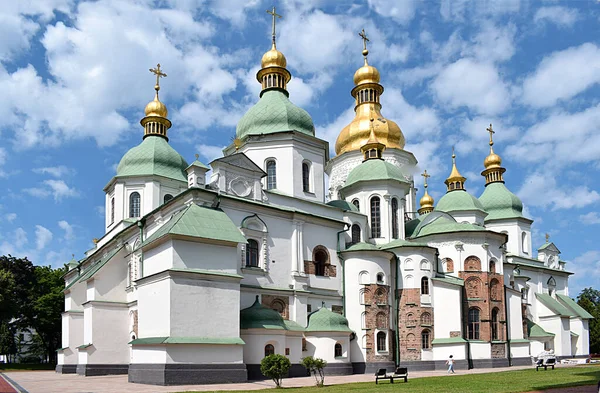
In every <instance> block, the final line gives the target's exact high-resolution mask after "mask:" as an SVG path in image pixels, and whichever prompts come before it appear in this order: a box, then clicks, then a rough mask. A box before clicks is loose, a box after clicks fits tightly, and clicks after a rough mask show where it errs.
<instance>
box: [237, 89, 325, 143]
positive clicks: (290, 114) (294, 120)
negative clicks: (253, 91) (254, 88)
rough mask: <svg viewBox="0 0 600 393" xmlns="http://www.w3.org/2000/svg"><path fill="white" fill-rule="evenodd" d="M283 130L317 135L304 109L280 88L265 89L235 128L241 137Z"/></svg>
mask: <svg viewBox="0 0 600 393" xmlns="http://www.w3.org/2000/svg"><path fill="white" fill-rule="evenodd" d="M281 131H299V132H302V133H304V134H307V135H311V136H314V135H315V125H314V123H313V121H312V118H311V117H310V115H309V114H308V112H306V111H305V110H304V109H302V108H300V107H297V106H296V105H294V104H292V102H291V101H290V99H289V98H288V97H287V95H285V94H284V93H283V92H281V91H279V90H268V91H265V92H264V93H263V95H262V97H261V98H260V100H258V102H257V103H256V105H254V106H253V107H252V108H250V109H249V110H248V112H246V114H245V115H244V116H242V118H241V119H240V121H239V122H238V124H237V128H236V130H235V135H236V137H238V138H239V139H244V138H246V137H247V136H248V135H260V134H273V133H276V132H281Z"/></svg>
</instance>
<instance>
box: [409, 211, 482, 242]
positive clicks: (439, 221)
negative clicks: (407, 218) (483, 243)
mask: <svg viewBox="0 0 600 393" xmlns="http://www.w3.org/2000/svg"><path fill="white" fill-rule="evenodd" d="M485 231H486V229H485V228H483V227H480V226H478V225H473V224H469V223H458V222H456V220H455V219H454V218H453V217H452V216H451V215H449V214H448V213H445V212H443V211H435V210H434V211H433V212H431V213H429V214H427V216H426V217H424V218H423V219H422V220H421V222H420V223H419V225H418V226H417V227H416V228H415V230H414V232H413V234H412V237H413V238H415V237H420V236H427V235H435V234H440V233H449V232H485Z"/></svg>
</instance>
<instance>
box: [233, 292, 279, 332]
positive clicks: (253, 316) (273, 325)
mask: <svg viewBox="0 0 600 393" xmlns="http://www.w3.org/2000/svg"><path fill="white" fill-rule="evenodd" d="M258 298H259V297H258V295H256V300H255V301H254V304H252V305H251V306H250V307H248V308H245V309H243V310H242V311H240V329H276V330H286V326H285V322H284V321H283V317H282V316H281V315H280V314H279V313H278V312H277V311H275V310H271V309H270V308H267V307H265V306H263V305H262V304H261V303H260V301H259V299H258Z"/></svg>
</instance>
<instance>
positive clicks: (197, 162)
mask: <svg viewBox="0 0 600 393" xmlns="http://www.w3.org/2000/svg"><path fill="white" fill-rule="evenodd" d="M193 166H197V167H200V168H202V169H206V170H210V168H209V167H207V166H206V165H204V164H203V163H201V162H200V161H198V160H194V162H192V163H191V164H190V166H188V167H187V168H186V169H188V168H191V167H193Z"/></svg>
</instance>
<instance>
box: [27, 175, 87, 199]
mask: <svg viewBox="0 0 600 393" xmlns="http://www.w3.org/2000/svg"><path fill="white" fill-rule="evenodd" d="M42 184H43V185H44V186H45V187H34V188H25V189H23V191H24V192H26V193H27V194H29V195H31V196H34V197H37V198H46V197H48V196H50V195H52V196H53V197H54V200H55V201H56V202H58V201H61V200H62V199H63V198H74V197H77V196H79V191H77V190H76V189H75V188H73V187H69V186H68V185H67V183H65V182H64V180H53V179H49V180H44V181H43V183H42Z"/></svg>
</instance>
